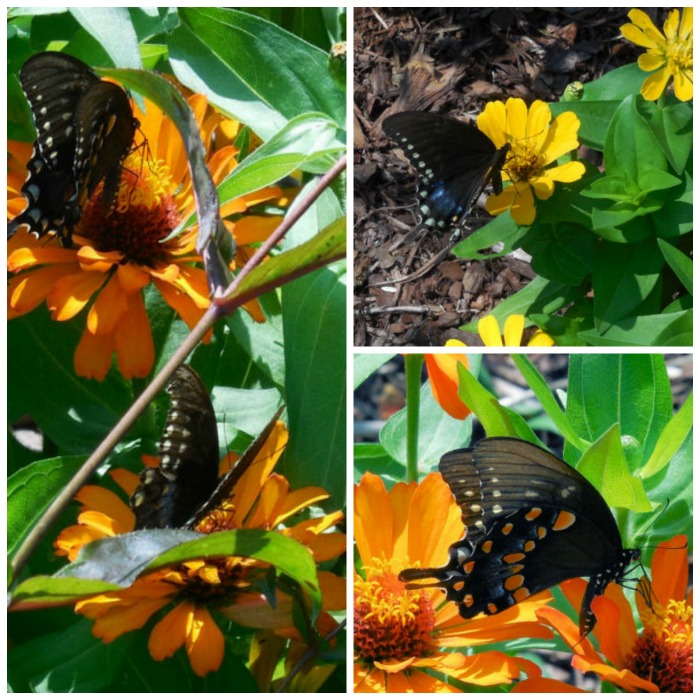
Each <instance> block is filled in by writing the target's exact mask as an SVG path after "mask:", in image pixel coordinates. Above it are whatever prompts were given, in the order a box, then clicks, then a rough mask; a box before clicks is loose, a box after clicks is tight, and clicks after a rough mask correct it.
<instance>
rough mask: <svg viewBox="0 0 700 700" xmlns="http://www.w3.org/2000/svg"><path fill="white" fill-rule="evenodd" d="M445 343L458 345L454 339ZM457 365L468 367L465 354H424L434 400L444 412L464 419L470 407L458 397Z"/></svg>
mask: <svg viewBox="0 0 700 700" xmlns="http://www.w3.org/2000/svg"><path fill="white" fill-rule="evenodd" d="M446 344H447V345H460V346H463V345H464V344H463V343H460V342H459V341H456V340H454V341H453V340H448V341H447V343H446ZM457 365H463V366H464V367H466V368H467V369H469V358H468V357H467V355H466V354H459V355H443V354H426V355H425V366H426V367H427V368H428V380H429V381H430V388H431V389H432V392H433V396H434V397H435V400H436V401H437V402H438V404H440V406H441V408H442V410H443V411H445V413H447V414H449V415H450V416H452V417H453V418H455V419H457V420H464V419H465V418H466V417H467V416H468V415H469V414H470V413H471V409H470V408H469V407H468V406H466V405H465V403H464V401H462V399H460V398H459V374H458V372H457Z"/></svg>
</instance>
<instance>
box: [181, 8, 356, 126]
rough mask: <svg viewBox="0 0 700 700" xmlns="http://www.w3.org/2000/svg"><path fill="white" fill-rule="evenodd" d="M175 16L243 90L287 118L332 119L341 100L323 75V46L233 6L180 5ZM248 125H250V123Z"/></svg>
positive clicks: (338, 115)
mask: <svg viewBox="0 0 700 700" xmlns="http://www.w3.org/2000/svg"><path fill="white" fill-rule="evenodd" d="M179 14H180V19H181V20H182V23H183V25H184V26H185V27H187V28H188V29H189V30H190V31H191V32H192V34H193V35H194V36H197V37H202V38H203V39H204V40H205V43H206V46H207V48H208V50H209V52H210V53H211V54H212V55H213V56H216V57H217V58H218V60H219V61H220V62H221V63H222V64H223V65H224V66H226V67H228V69H229V70H230V71H232V72H233V73H234V74H235V75H236V76H237V78H238V80H239V81H240V82H241V83H243V84H244V85H245V86H246V87H247V88H248V90H249V91H250V92H251V93H252V94H254V95H256V96H257V98H258V99H259V100H261V101H262V102H263V103H265V104H267V105H269V106H271V107H272V108H274V109H275V110H276V111H277V112H279V113H280V114H282V115H284V116H285V117H286V118H287V119H291V118H292V117H294V116H296V115H298V114H301V113H303V112H323V113H325V114H327V115H329V116H330V117H331V118H332V119H334V120H335V121H336V122H337V123H338V124H343V122H344V120H345V100H344V99H343V96H342V93H341V92H340V91H339V90H338V89H337V88H336V87H335V85H334V83H333V81H332V80H331V78H330V76H329V74H328V68H327V65H326V64H327V55H326V52H325V51H322V50H321V49H318V48H316V47H315V46H312V45H311V44H308V43H306V42H305V41H303V40H302V39H300V38H298V37H296V36H294V35H293V34H290V33H289V32H286V31H284V30H283V29H281V28H280V27H278V26H276V25H274V24H272V23H270V22H267V21H265V20H263V19H260V18H258V17H254V16H252V15H250V14H247V13H245V12H240V11H238V10H229V9H224V8H217V7H207V8H194V7H191V8H185V7H181V8H180V10H179ZM251 126H253V125H251Z"/></svg>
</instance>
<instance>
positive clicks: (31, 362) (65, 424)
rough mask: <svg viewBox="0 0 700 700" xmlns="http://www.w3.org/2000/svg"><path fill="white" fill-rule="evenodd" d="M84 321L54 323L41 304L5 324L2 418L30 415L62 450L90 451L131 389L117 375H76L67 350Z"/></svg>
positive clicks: (70, 351)
mask: <svg viewBox="0 0 700 700" xmlns="http://www.w3.org/2000/svg"><path fill="white" fill-rule="evenodd" d="M84 324H85V320H84V318H82V317H81V318H79V319H76V320H75V321H70V322H65V323H56V322H55V321H51V319H50V317H49V313H48V311H46V309H44V308H39V309H36V310H35V311H33V312H32V313H31V314H28V315H26V316H22V317H21V318H16V319H13V320H12V321H10V322H9V324H8V338H7V353H8V357H11V358H12V371H11V372H9V373H8V378H7V382H8V392H7V393H8V417H9V419H10V420H11V421H14V420H16V419H17V418H19V417H21V416H23V415H30V416H32V418H33V419H34V420H35V421H36V422H37V423H38V424H39V426H40V428H41V430H42V432H43V433H44V436H45V437H47V438H49V439H50V440H51V441H52V442H53V443H54V444H55V445H57V446H58V447H59V449H60V450H61V451H62V452H64V453H66V454H85V453H88V452H90V451H91V450H93V449H94V448H95V446H96V445H97V444H98V443H99V442H100V441H101V440H102V438H104V436H105V435H106V434H107V432H108V431H109V430H110V429H111V427H112V426H113V425H114V424H115V423H116V422H117V420H118V419H119V416H120V415H121V413H122V412H123V411H124V410H125V409H126V407H128V406H129V404H130V402H131V388H130V387H129V386H128V384H127V383H126V382H125V381H124V379H123V378H121V377H119V376H115V375H111V374H110V375H109V376H108V377H107V379H106V380H105V381H103V382H94V381H88V380H86V379H82V378H80V377H76V375H75V370H74V368H73V354H74V352H75V348H76V346H77V345H78V342H79V340H80V335H81V333H82V330H83V329H82V328H81V326H83V327H84Z"/></svg>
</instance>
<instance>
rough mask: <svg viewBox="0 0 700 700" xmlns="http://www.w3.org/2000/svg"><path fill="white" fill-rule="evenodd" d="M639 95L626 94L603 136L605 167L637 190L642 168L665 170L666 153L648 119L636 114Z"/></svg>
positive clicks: (611, 173)
mask: <svg viewBox="0 0 700 700" xmlns="http://www.w3.org/2000/svg"><path fill="white" fill-rule="evenodd" d="M639 99H641V98H639V96H635V97H632V96H630V97H627V98H625V99H624V100H623V101H622V103H621V104H620V107H619V109H618V110H617V111H616V112H615V116H614V117H613V120H612V123H611V124H610V129H609V131H608V134H607V137H606V139H605V169H606V174H607V175H608V176H611V177H615V176H617V177H621V178H623V179H624V180H625V181H626V182H628V183H630V184H629V185H628V187H627V190H628V191H630V186H632V187H635V188H636V189H641V188H640V187H639V184H638V183H639V178H640V175H641V173H642V172H644V171H645V170H667V161H666V156H665V155H664V153H663V151H662V150H661V148H660V147H659V143H658V141H657V140H656V138H655V137H654V133H653V132H652V130H651V128H650V126H649V124H648V123H647V121H646V120H645V119H644V118H643V117H642V115H641V114H640V113H639V109H638V100H639Z"/></svg>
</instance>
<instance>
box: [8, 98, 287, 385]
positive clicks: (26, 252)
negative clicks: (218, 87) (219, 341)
mask: <svg viewBox="0 0 700 700" xmlns="http://www.w3.org/2000/svg"><path fill="white" fill-rule="evenodd" d="M188 102H189V104H190V107H191V108H192V110H193V112H194V115H195V118H196V120H197V122H198V124H200V133H201V136H202V139H203V141H204V144H205V147H206V148H207V152H208V165H209V169H210V171H211V174H212V177H213V179H214V182H215V183H219V182H221V181H222V180H223V178H224V177H225V176H226V175H228V174H229V173H230V172H231V171H232V170H233V168H234V167H236V165H237V161H236V154H237V149H236V148H235V147H234V146H232V145H223V146H215V145H214V143H215V141H217V140H218V141H219V142H220V141H221V140H222V139H221V138H219V137H216V135H217V134H218V135H219V136H220V135H221V134H222V133H225V132H222V128H223V127H224V126H226V127H227V130H228V131H230V129H231V127H232V126H233V127H236V128H240V124H238V122H231V120H226V119H225V118H224V116H223V115H221V114H219V113H217V112H214V111H213V110H212V109H211V108H210V107H209V105H208V104H207V101H206V99H205V98H204V97H203V96H201V95H193V96H191V97H190V98H189V100H188ZM146 105H147V109H146V113H145V114H143V113H141V112H140V110H138V108H137V107H136V105H134V116H135V117H136V118H138V120H139V121H140V123H141V127H140V131H141V132H142V133H143V135H145V137H146V139H147V142H148V146H147V148H146V153H148V154H149V155H144V152H143V149H138V148H137V149H136V150H135V151H134V152H133V153H132V154H131V155H130V156H128V157H127V159H126V160H125V162H124V167H123V170H122V176H121V181H120V186H119V192H118V195H117V200H116V204H115V207H114V210H113V211H112V212H104V211H103V209H102V204H101V202H100V198H101V192H102V187H101V186H99V187H98V188H97V189H96V190H95V192H94V193H93V196H92V197H91V199H90V201H89V202H88V203H87V204H86V205H85V208H84V210H83V215H82V218H81V219H80V221H79V223H78V224H77V225H76V227H75V230H74V236H73V238H74V242H75V244H76V246H75V247H73V248H63V247H61V244H60V242H59V240H58V239H57V237H56V236H54V235H49V236H47V237H44V238H42V239H41V240H37V239H36V238H35V236H34V235H32V234H30V233H29V232H28V231H27V230H26V227H22V228H20V230H19V231H18V232H17V233H16V234H15V235H14V236H13V237H12V239H11V240H10V241H9V244H8V256H9V257H8V270H9V272H10V273H12V277H11V279H10V282H9V289H8V306H9V309H8V317H9V318H10V319H12V318H16V317H18V316H22V315H24V314H27V313H29V312H30V311H32V310H34V309H35V308H36V307H38V306H39V305H40V304H42V303H43V302H46V305H47V306H48V308H49V310H50V311H51V315H52V318H53V319H54V320H56V321H67V320H70V319H72V318H75V317H76V315H78V314H79V313H81V312H83V310H87V314H86V327H85V330H84V332H83V334H82V338H81V339H80V341H79V343H78V347H77V349H76V352H75V355H74V365H75V371H76V372H77V374H79V375H80V376H84V377H88V378H92V379H98V380H102V379H104V378H105V376H106V374H107V372H108V371H109V368H110V366H111V363H112V356H113V355H115V354H116V360H117V366H118V368H119V370H120V372H121V373H122V374H123V376H124V377H126V378H127V379H130V378H133V377H145V376H147V375H148V374H149V373H150V371H151V369H152V367H153V362H154V357H155V351H154V344H153V337H152V334H151V327H150V321H149V318H148V315H147V313H146V307H145V303H144V293H145V292H146V289H147V288H148V287H149V286H150V285H151V284H152V285H153V286H154V287H155V288H156V289H157V290H158V292H159V293H160V294H161V295H162V297H163V299H164V300H165V301H166V303H167V304H168V305H170V306H171V307H172V308H173V309H174V310H175V312H176V313H177V314H178V315H179V316H180V317H181V318H182V319H183V320H184V321H185V323H187V324H188V326H190V328H191V327H193V326H194V325H195V324H196V323H197V322H198V321H199V319H200V318H201V317H202V315H203V314H204V311H205V310H206V309H207V307H208V306H209V289H208V286H207V279H206V274H205V272H204V270H203V268H202V266H201V258H200V256H199V255H197V254H196V252H195V243H196V236H197V229H196V227H192V228H188V229H185V230H183V231H182V232H181V233H180V234H179V235H177V236H175V237H173V238H172V239H171V240H165V239H166V238H168V236H170V234H171V233H172V232H173V230H174V229H176V228H177V226H179V225H180V224H181V223H182V222H184V221H186V220H187V219H188V218H189V217H190V216H191V215H192V214H193V213H194V211H195V199H194V190H193V186H192V180H191V177H190V172H189V168H188V165H187V158H186V153H185V148H184V145H183V144H182V139H181V137H180V135H179V133H178V131H177V129H176V127H175V125H174V124H173V123H172V122H171V121H170V120H169V119H167V118H166V117H165V115H164V114H163V113H162V112H161V110H160V109H159V108H157V107H155V106H154V105H152V104H151V103H150V102H148V101H146ZM215 137H216V138H215ZM223 140H224V141H225V140H226V139H225V138H224V139H223ZM8 150H9V151H10V158H9V162H8V165H9V167H10V172H9V173H8V216H9V217H11V218H12V217H14V216H16V215H17V214H19V213H20V212H21V211H22V210H23V209H24V207H25V200H24V197H23V196H22V195H21V187H22V184H23V182H24V179H25V177H26V167H25V166H22V165H20V164H21V163H26V162H27V160H28V158H29V155H28V154H29V153H30V152H31V147H30V146H29V145H28V144H18V143H13V142H10V143H9V145H8ZM281 194H282V193H281V191H280V190H279V188H276V187H270V188H266V189H264V190H261V191H259V192H256V193H252V194H250V195H246V196H245V197H242V198H240V199H236V200H234V201H231V202H228V203H227V204H226V205H225V206H224V207H222V211H221V214H222V216H227V215H231V214H240V213H242V212H245V211H246V209H247V208H248V207H250V206H251V205H253V204H257V203H259V202H261V201H269V200H275V199H278V198H279V197H280V195H281ZM280 220H281V219H280V217H269V218H265V217H253V216H250V217H244V218H242V219H240V221H237V222H236V223H235V224H228V225H229V227H230V228H231V230H232V233H233V234H234V236H235V237H236V239H237V240H239V243H240V242H242V243H251V242H253V240H254V239H256V238H257V239H258V240H260V239H264V238H265V237H267V235H269V233H270V232H271V230H273V229H274V228H275V226H276V225H277V224H278V223H279V222H280ZM238 255H239V256H241V257H240V260H241V261H243V260H245V259H246V251H245V250H239V252H238ZM233 264H235V261H234V263H232V265H233ZM247 309H248V311H249V312H250V313H251V314H252V315H253V317H254V318H255V319H256V320H257V321H263V320H264V316H263V314H262V312H261V310H260V308H259V306H258V305H257V303H256V302H253V303H252V304H249V305H248V306H247Z"/></svg>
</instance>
